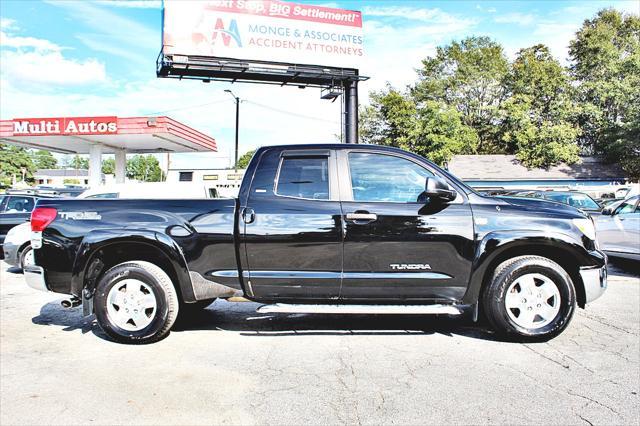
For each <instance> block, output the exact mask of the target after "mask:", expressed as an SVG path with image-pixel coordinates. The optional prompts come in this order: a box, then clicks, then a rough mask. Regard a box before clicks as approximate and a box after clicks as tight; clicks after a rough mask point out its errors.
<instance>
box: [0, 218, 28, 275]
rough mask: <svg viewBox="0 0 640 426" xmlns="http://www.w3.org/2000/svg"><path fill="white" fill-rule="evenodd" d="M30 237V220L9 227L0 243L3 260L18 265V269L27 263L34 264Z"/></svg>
mask: <svg viewBox="0 0 640 426" xmlns="http://www.w3.org/2000/svg"><path fill="white" fill-rule="evenodd" d="M30 239H31V223H30V222H25V223H21V224H20V225H17V226H14V227H13V228H11V229H10V230H9V232H8V233H7V236H6V238H5V239H4V243H3V245H2V250H3V251H4V261H5V262H7V263H8V264H9V265H11V266H18V267H19V268H20V269H23V268H24V267H25V266H28V265H34V264H35V262H34V260H35V259H34V256H33V250H32V249H31V241H30Z"/></svg>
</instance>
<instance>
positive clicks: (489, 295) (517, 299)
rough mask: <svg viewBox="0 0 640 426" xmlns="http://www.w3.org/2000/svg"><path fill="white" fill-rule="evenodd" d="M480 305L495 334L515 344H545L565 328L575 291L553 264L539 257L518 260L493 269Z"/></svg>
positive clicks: (565, 276)
mask: <svg viewBox="0 0 640 426" xmlns="http://www.w3.org/2000/svg"><path fill="white" fill-rule="evenodd" d="M482 304H483V308H484V312H485V314H486V317H487V319H488V320H489V323H490V324H491V325H492V326H493V328H494V329H495V330H496V331H497V332H499V333H501V334H504V335H506V336H507V337H509V338H514V339H516V340H527V341H545V340H549V339H552V338H553V337H555V336H557V335H558V334H560V333H562V331H563V330H564V329H565V328H566V327H567V325H569V322H570V321H571V318H572V317H573V312H574V311H575V305H576V291H575V288H574V286H573V283H572V281H571V277H569V274H567V272H566V271H565V270H564V269H563V268H562V267H561V266H560V265H558V264H557V263H555V262H553V261H552V260H550V259H547V258H545V257H541V256H519V257H515V258H513V259H509V260H507V261H505V262H503V263H501V264H500V265H499V266H498V267H497V268H496V270H495V273H494V274H493V277H492V279H491V282H489V283H488V285H487V287H486V289H485V292H484V296H483V300H482Z"/></svg>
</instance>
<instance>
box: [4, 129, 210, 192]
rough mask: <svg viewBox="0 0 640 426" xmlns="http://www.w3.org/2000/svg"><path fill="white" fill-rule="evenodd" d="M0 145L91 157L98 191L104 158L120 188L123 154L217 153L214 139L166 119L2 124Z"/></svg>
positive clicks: (91, 172)
mask: <svg viewBox="0 0 640 426" xmlns="http://www.w3.org/2000/svg"><path fill="white" fill-rule="evenodd" d="M0 142H1V143H7V144H12V145H18V146H23V147H26V148H35V149H43V150H47V151H53V152H60V153H63V154H89V156H90V158H89V183H90V185H92V186H94V185H99V184H100V179H101V173H100V169H101V166H102V154H103V153H107V154H115V162H116V164H115V165H116V167H115V175H116V182H124V176H125V170H126V154H127V153H163V152H207V151H217V147H216V141H215V139H214V138H212V137H210V136H207V135H205V134H203V133H201V132H198V131H197V130H195V129H192V128H191V127H189V126H186V125H184V124H182V123H179V122H177V121H175V120H173V119H171V118H169V117H126V118H124V117H114V116H107V117H58V118H14V119H13V120H0Z"/></svg>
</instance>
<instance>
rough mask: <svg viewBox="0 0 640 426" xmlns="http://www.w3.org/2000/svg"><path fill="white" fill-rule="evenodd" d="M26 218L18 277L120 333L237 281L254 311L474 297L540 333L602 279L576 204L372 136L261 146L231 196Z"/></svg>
mask: <svg viewBox="0 0 640 426" xmlns="http://www.w3.org/2000/svg"><path fill="white" fill-rule="evenodd" d="M31 226H32V231H33V233H32V240H31V244H32V246H33V247H34V249H35V261H36V266H30V267H26V268H25V277H26V280H27V283H28V284H29V285H30V286H32V287H34V288H38V289H41V290H50V291H54V292H57V293H64V294H69V295H71V299H70V300H68V301H67V302H65V304H66V305H67V306H74V305H76V304H79V303H82V304H83V309H84V311H85V313H86V314H90V313H91V312H92V311H95V314H96V317H97V320H98V323H99V324H100V326H101V327H102V328H103V329H104V330H105V332H106V333H107V334H108V335H109V336H111V337H112V338H114V339H116V340H119V341H124V342H130V343H142V342H151V341H155V340H158V339H160V338H162V337H163V336H164V335H166V334H167V333H168V332H169V330H170V329H171V327H172V325H173V323H174V321H175V320H176V317H177V315H178V312H184V311H187V310H193V309H198V308H202V307H204V306H207V305H208V304H210V303H211V302H212V301H213V300H214V299H215V298H230V297H234V296H244V297H246V298H247V299H250V300H253V301H256V302H260V303H264V304H266V306H262V307H260V308H259V311H260V312H303V313H376V314H390V313H402V314H450V315H457V314H460V313H463V312H465V311H467V310H469V311H470V312H471V313H472V314H473V316H474V318H477V314H478V311H479V309H482V310H483V311H484V313H485V314H486V316H487V318H488V319H489V321H490V323H491V324H492V325H493V327H494V328H495V329H496V330H497V331H498V332H500V333H504V334H505V335H507V336H510V337H513V338H517V339H527V340H529V339H531V340H545V339H549V338H552V337H554V336H556V335H558V334H559V333H561V332H562V331H563V330H564V329H565V328H566V326H567V324H568V323H569V321H570V320H571V318H572V316H573V312H574V309H575V307H576V305H578V306H580V307H584V306H585V304H587V303H589V302H591V301H593V300H594V299H596V298H598V297H599V296H600V295H601V294H602V293H603V291H604V289H605V287H606V256H605V255H604V254H603V253H602V252H600V251H599V250H597V248H596V243H595V238H596V236H595V230H594V226H593V222H592V220H591V219H590V218H589V217H588V216H586V215H585V214H584V213H582V212H580V211H579V210H577V209H575V208H572V207H569V206H566V205H562V204H558V203H549V202H547V201H543V200H535V199H527V198H499V197H487V196H482V195H479V194H478V193H476V192H475V191H474V190H472V189H471V188H469V187H468V186H466V185H465V184H464V183H462V182H461V181H460V180H458V179H457V178H455V177H454V176H452V175H451V174H449V173H448V172H446V171H444V170H442V169H440V168H439V167H437V166H436V165H434V164H433V163H431V162H429V161H428V160H426V159H424V158H422V157H420V156H418V155H415V154H411V153H408V152H404V151H401V150H399V149H396V148H391V147H381V146H374V145H292V146H277V147H264V148H260V149H259V150H257V152H256V153H255V155H254V157H253V159H252V160H251V163H250V164H249V167H248V169H247V171H246V173H245V177H244V180H243V181H242V185H241V188H240V193H239V197H238V198H237V199H205V200H117V199H115V200H109V199H103V200H100V199H91V200H88V199H87V200H78V199H58V200H45V199H43V200H40V201H38V204H37V208H36V209H35V210H34V211H33V214H32V218H31ZM416 321H419V319H416Z"/></svg>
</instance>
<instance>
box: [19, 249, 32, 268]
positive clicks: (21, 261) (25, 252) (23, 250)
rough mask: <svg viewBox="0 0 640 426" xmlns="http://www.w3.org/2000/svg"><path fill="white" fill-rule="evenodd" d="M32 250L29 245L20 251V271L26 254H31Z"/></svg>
mask: <svg viewBox="0 0 640 426" xmlns="http://www.w3.org/2000/svg"><path fill="white" fill-rule="evenodd" d="M32 250H33V248H31V244H27V245H26V246H25V247H24V248H23V249H22V250H21V251H20V269H22V270H23V271H24V262H25V258H26V257H27V254H28V253H29V252H31V251H32Z"/></svg>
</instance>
